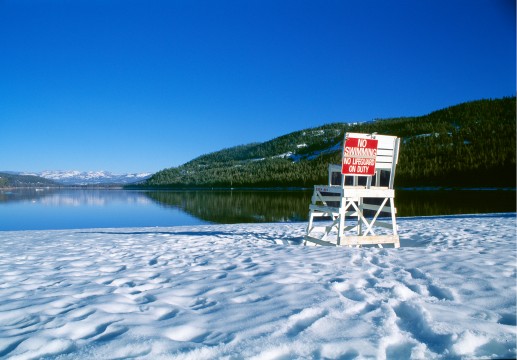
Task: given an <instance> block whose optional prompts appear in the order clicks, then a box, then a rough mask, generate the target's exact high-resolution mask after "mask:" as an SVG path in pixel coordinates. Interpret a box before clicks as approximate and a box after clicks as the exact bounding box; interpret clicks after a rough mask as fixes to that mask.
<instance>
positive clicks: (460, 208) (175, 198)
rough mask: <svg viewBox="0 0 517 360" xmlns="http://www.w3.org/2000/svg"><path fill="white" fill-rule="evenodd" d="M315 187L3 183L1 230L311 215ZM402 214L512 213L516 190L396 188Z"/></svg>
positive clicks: (303, 217)
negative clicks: (263, 188)
mask: <svg viewBox="0 0 517 360" xmlns="http://www.w3.org/2000/svg"><path fill="white" fill-rule="evenodd" d="M311 195H312V192H311V191H126V190H74V189H23V190H10V191H8V190H0V230H47V229H84V228H106V227H143V226H146V227H147V226H152V227H154V226H176V225H195V224H209V223H223V224H226V223H248V222H286V221H307V215H308V208H309V203H310V199H311ZM395 201H396V206H397V209H398V216H425V215H450V214H473V213H496V212H515V190H506V191H473V190H469V191H414V190H408V191H402V190H397V192H396V198H395Z"/></svg>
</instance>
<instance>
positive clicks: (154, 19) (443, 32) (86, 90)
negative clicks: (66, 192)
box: [0, 0, 516, 172]
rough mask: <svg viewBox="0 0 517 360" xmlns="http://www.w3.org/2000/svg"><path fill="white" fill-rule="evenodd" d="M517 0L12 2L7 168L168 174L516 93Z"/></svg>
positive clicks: (6, 3)
mask: <svg viewBox="0 0 517 360" xmlns="http://www.w3.org/2000/svg"><path fill="white" fill-rule="evenodd" d="M515 43H516V38H515V1H514V0H418V1H414V0H407V1H399V0H395V1H373V0H366V1H348V0H339V1H337V0H336V1H332V0H311V1H304V0H285V1H282V0H249V1H242V0H233V1H228V0H217V1H200V0H189V1H187V0H181V1H180V0H178V1H174V0H164V1H161V0H145V1H144V0H111V1H110V0H31V1H29V0H0V170H13V171H42V170H72V169H76V170H85V171H87V170H108V171H113V172H155V171H158V170H161V169H163V168H167V167H172V166H178V165H181V164H183V163H185V162H187V161H189V160H191V159H193V158H195V157H197V156H199V155H202V154H205V153H209V152H212V151H216V150H220V149H223V148H227V147H231V146H235V145H240V144H247V143H250V142H262V141H267V140H270V139H272V138H275V137H277V136H280V135H283V134H286V133H289V132H292V131H296V130H301V129H304V128H308V127H313V126H319V125H322V124H326V123H331V122H355V121H365V120H371V119H374V118H386V117H396V116H412V115H425V114H427V113H429V112H431V111H434V110H437V109H440V108H443V107H447V106H450V105H455V104H458V103H461V102H465V101H470V100H477V99H481V98H500V97H503V96H513V95H515V85H516V82H515V81H516V69H515V67H516V62H515V54H516V48H515Z"/></svg>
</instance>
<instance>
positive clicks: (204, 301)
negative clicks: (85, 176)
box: [0, 214, 517, 359]
mask: <svg viewBox="0 0 517 360" xmlns="http://www.w3.org/2000/svg"><path fill="white" fill-rule="evenodd" d="M399 226H400V235H401V244H402V247H401V248H400V249H392V248H390V249H388V248H386V249H380V248H327V247H304V246H302V243H301V241H302V238H303V235H304V232H305V227H306V223H273V224H237V225H199V226H178V227H169V228H123V229H88V230H55V231H4V232H0V274H1V275H0V358H2V357H5V358H10V359H39V358H45V357H48V358H56V357H57V358H60V359H69V358H70V359H76V358H79V359H83V358H84V359H90V358H96V359H127V358H142V359H161V358H163V359H214V358H223V359H240V358H246V359H252V358H256V359H291V358H293V359H298V358H302V359H320V358H322V359H338V358H339V359H352V358H378V359H384V358H387V359H404V358H415V359H424V358H425V359H432V358H439V359H442V358H443V359H451V358H452V359H454V358H468V359H471V358H514V357H515V356H516V335H517V327H516V267H517V262H516V259H517V258H516V244H517V242H516V217H515V214H488V215H464V216H450V217H422V218H400V219H399Z"/></svg>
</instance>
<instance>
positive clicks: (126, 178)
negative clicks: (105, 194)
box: [20, 170, 152, 185]
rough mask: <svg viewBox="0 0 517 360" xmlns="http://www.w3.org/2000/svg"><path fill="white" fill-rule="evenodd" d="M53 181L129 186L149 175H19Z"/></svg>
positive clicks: (91, 173)
mask: <svg viewBox="0 0 517 360" xmlns="http://www.w3.org/2000/svg"><path fill="white" fill-rule="evenodd" d="M20 175H35V176H40V177H42V178H45V179H50V180H54V181H56V182H58V183H61V184H64V185H102V184H131V183H135V182H138V181H142V180H145V179H147V178H148V177H150V176H151V175H152V174H151V173H133V174H114V173H111V172H109V171H77V170H72V171H42V172H40V173H21V174H20Z"/></svg>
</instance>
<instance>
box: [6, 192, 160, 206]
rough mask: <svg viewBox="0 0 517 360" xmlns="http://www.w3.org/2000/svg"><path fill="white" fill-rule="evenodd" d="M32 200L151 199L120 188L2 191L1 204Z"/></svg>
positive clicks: (66, 203)
mask: <svg viewBox="0 0 517 360" xmlns="http://www.w3.org/2000/svg"><path fill="white" fill-rule="evenodd" d="M11 202H31V203H38V204H41V205H45V206H98V207H100V206H106V205H108V204H113V203H120V204H125V205H129V206H130V205H133V204H148V203H150V202H151V200H150V199H149V198H148V197H146V196H144V195H143V194H142V193H139V192H130V191H119V190H105V189H96V190H95V189H92V190H76V189H54V188H42V189H35V188H29V189H14V190H12V191H0V204H1V203H11Z"/></svg>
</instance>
